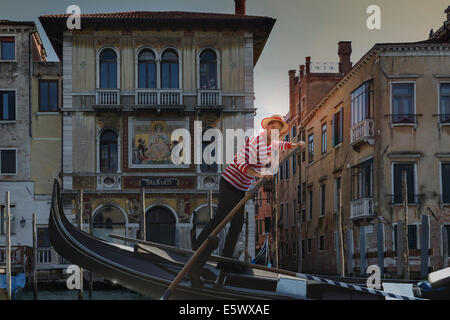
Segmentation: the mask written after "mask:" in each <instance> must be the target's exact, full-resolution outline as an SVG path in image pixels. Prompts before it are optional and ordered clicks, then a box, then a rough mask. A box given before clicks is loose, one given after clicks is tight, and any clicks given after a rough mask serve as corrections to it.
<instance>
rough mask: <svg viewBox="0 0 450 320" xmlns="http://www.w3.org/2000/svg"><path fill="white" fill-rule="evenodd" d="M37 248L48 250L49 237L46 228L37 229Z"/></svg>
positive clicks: (49, 245)
mask: <svg viewBox="0 0 450 320" xmlns="http://www.w3.org/2000/svg"><path fill="white" fill-rule="evenodd" d="M37 246H38V248H50V247H51V246H52V245H51V244H50V235H49V233H48V228H37Z"/></svg>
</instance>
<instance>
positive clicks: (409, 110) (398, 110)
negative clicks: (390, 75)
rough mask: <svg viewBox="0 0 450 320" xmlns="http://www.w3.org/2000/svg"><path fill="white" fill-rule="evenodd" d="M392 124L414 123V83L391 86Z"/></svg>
mask: <svg viewBox="0 0 450 320" xmlns="http://www.w3.org/2000/svg"><path fill="white" fill-rule="evenodd" d="M391 121H392V123H393V124H398V123H416V115H415V101H414V83H393V84H392V118H391Z"/></svg>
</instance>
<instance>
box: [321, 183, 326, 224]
mask: <svg viewBox="0 0 450 320" xmlns="http://www.w3.org/2000/svg"><path fill="white" fill-rule="evenodd" d="M325 190H326V185H325V184H321V185H320V216H321V217H324V216H325V204H326V194H325Z"/></svg>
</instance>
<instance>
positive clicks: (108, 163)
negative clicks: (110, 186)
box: [100, 130, 118, 172]
mask: <svg viewBox="0 0 450 320" xmlns="http://www.w3.org/2000/svg"><path fill="white" fill-rule="evenodd" d="M117 153H118V148H117V135H116V134H115V133H114V132H113V131H111V130H106V131H104V132H103V133H102V134H101V136H100V171H101V172H117V169H118V161H117V160H118V155H117Z"/></svg>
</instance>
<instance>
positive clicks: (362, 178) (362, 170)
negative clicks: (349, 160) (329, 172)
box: [351, 160, 373, 200]
mask: <svg viewBox="0 0 450 320" xmlns="http://www.w3.org/2000/svg"><path fill="white" fill-rule="evenodd" d="M351 190H352V200H357V199H363V198H371V197H372V196H373V161H372V160H369V161H366V162H363V163H361V164H359V165H357V166H354V167H352V183H351Z"/></svg>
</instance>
